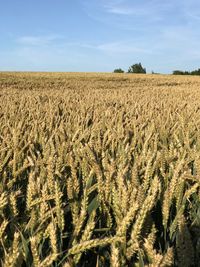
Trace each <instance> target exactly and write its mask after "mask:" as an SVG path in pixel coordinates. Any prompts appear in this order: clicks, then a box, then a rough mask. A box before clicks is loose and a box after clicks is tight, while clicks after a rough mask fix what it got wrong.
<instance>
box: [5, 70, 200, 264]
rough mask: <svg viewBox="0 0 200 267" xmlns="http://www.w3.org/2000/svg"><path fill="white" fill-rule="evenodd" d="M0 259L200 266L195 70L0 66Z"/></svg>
mask: <svg viewBox="0 0 200 267" xmlns="http://www.w3.org/2000/svg"><path fill="white" fill-rule="evenodd" d="M0 265H1V266H3V267H4V266H5V267H7V266H9V267H12V266H15V267H18V266H30V267H31V266H35V267H46V266H55V267H60V266H64V267H75V266H81V267H82V266H83V267H84V266H85V267H86V266H87V267H92V266H94V267H95V266H96V267H107V266H111V267H124V266H127V267H129V266H131V267H134V266H136V267H137V266H138V267H142V266H152V267H165V266H180V267H187V266H188V267H190V266H200V78H199V77H189V76H184V77H182V76H171V75H134V74H106V73H105V74H104V73H102V74H98V73H90V74H88V73H8V72H5V73H0Z"/></svg>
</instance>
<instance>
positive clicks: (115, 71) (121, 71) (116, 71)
mask: <svg viewBox="0 0 200 267" xmlns="http://www.w3.org/2000/svg"><path fill="white" fill-rule="evenodd" d="M114 73H124V71H123V70H122V69H120V68H119V69H115V70H114Z"/></svg>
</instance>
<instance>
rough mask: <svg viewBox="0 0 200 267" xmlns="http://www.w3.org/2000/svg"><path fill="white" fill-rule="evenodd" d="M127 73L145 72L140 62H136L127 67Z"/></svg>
mask: <svg viewBox="0 0 200 267" xmlns="http://www.w3.org/2000/svg"><path fill="white" fill-rule="evenodd" d="M128 73H144V74H146V69H145V68H143V67H142V64H141V63H136V64H134V65H132V66H130V67H129V69H128Z"/></svg>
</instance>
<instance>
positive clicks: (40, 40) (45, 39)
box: [16, 35, 62, 46]
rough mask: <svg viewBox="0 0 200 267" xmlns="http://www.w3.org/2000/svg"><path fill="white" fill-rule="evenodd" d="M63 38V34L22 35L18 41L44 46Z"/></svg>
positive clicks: (27, 44) (23, 43)
mask: <svg viewBox="0 0 200 267" xmlns="http://www.w3.org/2000/svg"><path fill="white" fill-rule="evenodd" d="M60 39H62V36H59V35H46V36H45V35H44V36H32V35H28V36H21V37H19V38H17V40H16V41H17V43H18V44H21V45H26V46H42V45H49V44H51V43H52V42H55V41H58V40H60Z"/></svg>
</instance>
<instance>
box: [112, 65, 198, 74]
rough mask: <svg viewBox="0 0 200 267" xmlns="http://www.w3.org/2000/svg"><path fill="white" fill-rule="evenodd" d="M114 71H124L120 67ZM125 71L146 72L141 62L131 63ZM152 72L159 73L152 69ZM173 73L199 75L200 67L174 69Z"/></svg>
mask: <svg viewBox="0 0 200 267" xmlns="http://www.w3.org/2000/svg"><path fill="white" fill-rule="evenodd" d="M114 73H125V71H124V70H123V69H121V68H117V69H115V70H114ZM127 73H143V74H146V68H144V67H143V66H142V64H141V63H136V64H133V65H131V66H130V67H129V68H128V71H127ZM152 74H159V73H155V72H153V71H152ZM172 74H173V75H200V68H199V69H197V70H193V71H182V70H174V71H173V72H172Z"/></svg>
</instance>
